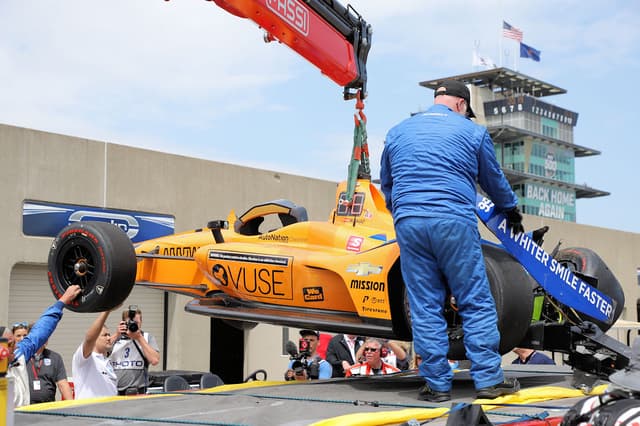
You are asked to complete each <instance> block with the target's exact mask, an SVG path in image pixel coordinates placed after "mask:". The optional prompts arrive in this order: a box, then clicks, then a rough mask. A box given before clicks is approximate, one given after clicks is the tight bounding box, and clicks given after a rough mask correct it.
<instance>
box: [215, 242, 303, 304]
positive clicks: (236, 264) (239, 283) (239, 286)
mask: <svg viewBox="0 0 640 426" xmlns="http://www.w3.org/2000/svg"><path fill="white" fill-rule="evenodd" d="M209 259H211V260H213V261H214V262H215V263H214V265H213V266H212V268H211V273H212V276H213V278H214V279H215V280H216V281H217V282H218V283H219V284H220V285H221V286H224V287H229V288H234V289H236V290H237V291H239V292H242V293H245V294H250V295H253V296H256V297H266V298H278V299H292V290H291V271H290V268H289V265H290V262H291V258H290V257H285V256H270V255H261V254H254V253H237V252H228V251H214V250H209Z"/></svg>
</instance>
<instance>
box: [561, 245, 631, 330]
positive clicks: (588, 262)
mask: <svg viewBox="0 0 640 426" xmlns="http://www.w3.org/2000/svg"><path fill="white" fill-rule="evenodd" d="M555 259H556V260H557V261H558V262H559V263H560V264H561V265H563V266H565V267H568V268H569V269H571V271H572V272H577V273H578V275H586V276H587V279H586V280H585V281H586V282H588V283H589V284H592V285H593V283H592V282H590V279H589V278H588V277H592V278H596V279H597V284H596V285H594V286H595V287H597V288H598V290H600V291H601V292H602V293H604V294H606V295H607V296H609V297H610V298H611V299H612V300H614V301H615V305H616V306H615V309H614V313H613V321H612V322H611V324H607V323H606V322H604V321H600V320H597V319H595V318H592V317H590V316H589V315H586V314H582V313H579V315H580V318H581V319H582V320H583V321H591V322H593V323H594V324H596V325H597V326H598V327H600V329H601V330H602V331H603V332H606V331H607V330H609V329H610V328H611V326H612V325H613V323H614V322H615V321H616V320H617V319H618V318H619V317H620V314H622V310H623V309H624V303H625V298H624V291H623V289H622V286H621V285H620V282H619V281H618V279H617V278H616V277H615V275H613V272H611V270H610V269H609V267H608V266H607V265H606V264H605V263H604V261H603V260H602V258H600V256H598V254H597V253H596V252H594V251H593V250H591V249H588V248H583V247H569V248H566V249H562V250H559V251H558V253H557V254H556V255H555Z"/></svg>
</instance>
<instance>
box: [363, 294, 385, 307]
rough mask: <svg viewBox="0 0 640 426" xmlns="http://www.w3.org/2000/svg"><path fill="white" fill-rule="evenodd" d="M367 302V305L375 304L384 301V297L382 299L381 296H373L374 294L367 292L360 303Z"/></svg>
mask: <svg viewBox="0 0 640 426" xmlns="http://www.w3.org/2000/svg"><path fill="white" fill-rule="evenodd" d="M365 303H366V304H369V305H375V304H376V303H385V299H383V298H382V297H375V296H369V295H367V294H365V295H364V296H363V297H362V304H363V305H364V304H365Z"/></svg>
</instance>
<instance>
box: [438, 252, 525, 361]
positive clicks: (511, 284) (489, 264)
mask: <svg viewBox="0 0 640 426" xmlns="http://www.w3.org/2000/svg"><path fill="white" fill-rule="evenodd" d="M482 254H483V255H484V261H485V268H486V270H487V278H488V279H489V285H490V286H491V294H492V295H493V299H494V301H495V304H496V313H497V314H498V331H499V332H500V348H499V350H500V354H505V353H507V352H509V351H511V350H512V349H513V348H514V347H516V346H517V345H518V343H520V342H521V341H522V338H523V337H524V336H525V334H526V332H527V330H528V329H529V325H530V324H531V315H532V312H533V288H534V286H535V282H534V280H533V278H531V276H530V275H529V274H528V273H527V272H526V271H525V270H524V268H523V267H522V265H520V263H518V261H517V260H515V259H514V258H513V257H512V256H511V255H510V254H509V253H507V252H506V251H504V250H503V249H501V248H499V247H496V246H494V245H491V244H483V245H482ZM458 321H460V319H459V318H458ZM450 325H451V324H450ZM458 327H461V322H460V323H459V324H458ZM451 331H452V330H450V333H449V335H450V337H451V338H450V339H449V355H448V356H449V358H450V359H455V360H463V359H467V355H466V350H465V348H464V342H463V339H462V335H463V333H462V332H461V329H456V327H453V331H454V332H453V333H451Z"/></svg>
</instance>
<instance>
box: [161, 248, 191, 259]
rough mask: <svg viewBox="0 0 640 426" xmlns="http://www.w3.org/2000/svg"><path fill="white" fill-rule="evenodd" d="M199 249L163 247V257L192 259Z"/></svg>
mask: <svg viewBox="0 0 640 426" xmlns="http://www.w3.org/2000/svg"><path fill="white" fill-rule="evenodd" d="M198 248H199V247H164V248H163V249H162V255H163V256H177V257H193V256H194V255H195V254H196V250H198Z"/></svg>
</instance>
